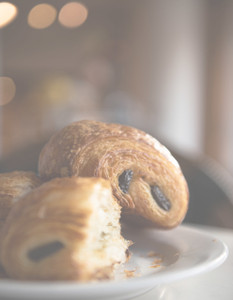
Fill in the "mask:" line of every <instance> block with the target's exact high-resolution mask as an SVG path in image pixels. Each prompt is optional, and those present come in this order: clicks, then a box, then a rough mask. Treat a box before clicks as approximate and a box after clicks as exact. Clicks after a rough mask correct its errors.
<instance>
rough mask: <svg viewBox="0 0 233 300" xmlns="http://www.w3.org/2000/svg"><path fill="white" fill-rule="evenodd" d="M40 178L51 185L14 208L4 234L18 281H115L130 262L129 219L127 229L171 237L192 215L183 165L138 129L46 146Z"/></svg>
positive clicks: (65, 132) (2, 251) (80, 135)
mask: <svg viewBox="0 0 233 300" xmlns="http://www.w3.org/2000/svg"><path fill="white" fill-rule="evenodd" d="M38 171H39V178H40V179H39V180H41V181H43V182H44V183H43V184H41V185H40V186H39V187H38V186H37V185H35V186H34V189H32V190H30V191H29V192H27V193H26V194H24V195H23V196H22V195H21V197H20V198H18V199H19V200H18V201H11V203H12V204H13V207H12V208H10V211H9V213H8V212H7V214H8V216H7V218H6V221H5V220H4V225H3V228H2V231H1V235H2V238H1V244H0V261H1V263H2V265H3V267H4V269H5V270H6V273H7V274H8V276H10V277H11V278H18V279H32V280H79V281H89V280H93V279H102V278H110V277H112V276H113V275H114V271H115V269H116V268H117V267H118V266H119V265H121V264H122V263H124V262H125V261H126V260H127V258H128V247H129V245H130V242H129V241H127V240H125V239H124V238H123V237H122V235H121V224H120V217H121V212H122V215H123V216H124V219H125V220H127V221H129V220H134V221H135V220H136V221H137V224H141V222H142V220H143V222H144V223H146V224H150V225H152V226H155V227H162V228H166V229H169V228H173V227H175V226H177V225H178V224H180V223H181V222H182V220H183V218H184V217H185V214H186V211H187V207H188V188H187V184H186V181H185V178H184V176H183V174H182V171H181V169H180V167H179V164H178V163H177V161H176V160H175V159H174V158H173V156H172V155H171V154H170V152H169V151H168V150H167V149H166V148H165V147H164V146H162V145H161V144H160V143H159V142H158V141H157V140H156V139H154V138H153V137H152V136H150V135H148V134H146V133H144V132H142V131H140V130H137V129H135V128H132V127H128V126H123V125H119V124H107V123H102V122H95V121H80V122H75V123H72V124H71V125H69V126H67V127H65V128H64V129H62V130H61V131H59V132H58V133H56V134H55V135H54V136H52V137H51V139H50V140H49V142H48V143H47V144H46V145H45V146H44V148H43V149H42V151H41V154H40V157H39V162H38ZM8 176H9V175H8ZM0 193H1V192H0ZM1 201H2V200H1V197H0V209H1ZM2 203H3V201H2ZM2 206H3V205H2Z"/></svg>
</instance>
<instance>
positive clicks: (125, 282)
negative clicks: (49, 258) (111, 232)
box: [0, 225, 228, 300]
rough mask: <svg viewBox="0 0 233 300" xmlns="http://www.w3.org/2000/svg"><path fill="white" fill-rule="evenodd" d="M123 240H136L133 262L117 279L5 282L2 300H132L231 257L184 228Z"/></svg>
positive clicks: (221, 245)
mask: <svg viewBox="0 0 233 300" xmlns="http://www.w3.org/2000/svg"><path fill="white" fill-rule="evenodd" d="M125 236H126V237H127V238H129V239H131V240H133V241H134V245H133V246H132V247H131V252H132V257H131V259H130V261H129V263H127V265H125V266H123V267H122V269H121V270H119V272H118V274H117V279H116V280H114V281H104V282H98V283H89V284H77V283H65V282H59V283H39V282H18V281H13V280H7V279H2V280H0V299H4V300H5V299H12V300H13V299H17V300H19V299H24V300H29V299H30V300H31V299H33V300H37V299H40V300H42V299H43V300H44V299H46V300H50V299H54V300H61V299H62V300H63V299H64V300H73V299H75V300H92V299H93V300H94V299H95V300H96V299H101V300H107V299H108V300H109V299H111V300H123V299H130V298H133V297H136V296H138V295H141V294H143V293H145V292H146V291H149V290H150V289H152V288H154V287H156V286H158V285H160V284H165V285H166V284H168V283H171V282H173V281H176V280H179V279H182V278H186V277H190V276H193V275H197V274H200V273H203V272H206V271H210V270H212V269H214V268H216V267H218V266H219V265H221V264H222V263H223V262H224V260H225V259H226V257H227V254H228V250H227V247H226V246H225V245H224V243H222V242H221V241H220V240H219V239H216V238H215V237H213V236H211V235H209V234H207V233H205V232H204V231H201V230H196V229H194V228H192V227H188V226H184V225H182V226H179V227H178V228H176V229H173V230H169V231H163V230H155V229H145V230H138V229H137V230H135V229H134V230H132V229H131V231H128V232H126V233H125ZM129 275H133V277H128V276H129Z"/></svg>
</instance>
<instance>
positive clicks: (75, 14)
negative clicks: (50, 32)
mask: <svg viewBox="0 0 233 300" xmlns="http://www.w3.org/2000/svg"><path fill="white" fill-rule="evenodd" d="M87 16H88V9H87V8H86V6H84V5H83V4H82V3H80V2H69V3H67V4H65V5H64V6H63V7H62V8H61V10H60V12H59V16H58V20H59V22H60V23H61V24H62V25H63V26H65V27H69V28H74V27H78V26H81V25H82V24H83V23H84V22H85V21H86V19H87Z"/></svg>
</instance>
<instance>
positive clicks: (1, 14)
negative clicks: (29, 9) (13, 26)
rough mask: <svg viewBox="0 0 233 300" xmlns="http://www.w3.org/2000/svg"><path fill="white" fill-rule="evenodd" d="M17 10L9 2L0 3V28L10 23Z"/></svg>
mask: <svg viewBox="0 0 233 300" xmlns="http://www.w3.org/2000/svg"><path fill="white" fill-rule="evenodd" d="M17 13H18V9H17V7H16V6H15V5H14V4H11V3H9V2H1V3H0V28H2V27H4V26H6V25H8V24H9V23H11V22H12V21H13V20H14V19H15V17H16V16H17Z"/></svg>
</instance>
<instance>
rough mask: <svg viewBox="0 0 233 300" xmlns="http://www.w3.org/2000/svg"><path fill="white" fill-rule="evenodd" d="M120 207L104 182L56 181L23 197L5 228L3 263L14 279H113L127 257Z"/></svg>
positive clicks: (89, 180)
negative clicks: (122, 233)
mask: <svg viewBox="0 0 233 300" xmlns="http://www.w3.org/2000/svg"><path fill="white" fill-rule="evenodd" d="M120 210H121V207H120V205H119V204H118V203H117V201H116V200H115V199H114V198H113V196H112V190H111V186H110V183H109V182H108V181H107V180H105V179H103V178H81V177H79V178H76V177H71V178H55V179H53V180H51V181H49V182H46V183H44V184H42V185H41V186H40V187H38V188H36V189H34V190H32V191H31V192H29V193H27V194H26V195H25V196H24V197H21V199H20V201H19V202H17V203H16V205H15V206H14V207H13V208H12V210H11V211H10V213H9V215H8V218H7V220H6V223H5V225H4V227H3V238H2V241H1V248H0V251H1V252H0V259H1V263H2V265H3V267H4V269H5V271H6V273H7V275H8V276H9V277H10V278H15V279H21V280H78V281H90V280H96V279H103V278H109V277H111V276H113V275H114V271H115V270H116V268H117V266H120V264H121V263H124V262H125V261H126V260H127V257H128V250H127V249H128V246H129V245H130V243H129V242H128V241H127V240H125V239H124V238H123V237H122V236H121V227H120V222H119V218H120Z"/></svg>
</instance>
